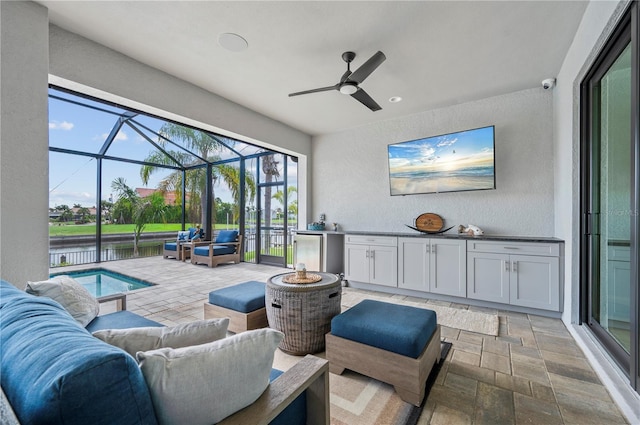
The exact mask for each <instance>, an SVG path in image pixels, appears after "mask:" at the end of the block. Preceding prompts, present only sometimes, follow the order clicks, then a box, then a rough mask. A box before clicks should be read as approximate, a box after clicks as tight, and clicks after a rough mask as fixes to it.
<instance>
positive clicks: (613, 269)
mask: <svg viewBox="0 0 640 425" xmlns="http://www.w3.org/2000/svg"><path fill="white" fill-rule="evenodd" d="M608 263H609V264H608V266H609V271H608V273H609V288H608V290H609V294H608V295H609V319H611V320H618V321H620V322H626V323H629V317H630V316H629V296H630V294H631V290H630V289H629V282H631V263H630V262H628V261H609V262H608Z"/></svg>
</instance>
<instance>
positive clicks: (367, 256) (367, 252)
mask: <svg viewBox="0 0 640 425" xmlns="http://www.w3.org/2000/svg"><path fill="white" fill-rule="evenodd" d="M364 256H365V258H369V250H368V249H367V250H366V251H365V254H364Z"/></svg>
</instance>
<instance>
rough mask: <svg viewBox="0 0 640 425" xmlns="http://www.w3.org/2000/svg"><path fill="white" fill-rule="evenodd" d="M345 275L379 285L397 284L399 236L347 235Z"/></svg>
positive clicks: (348, 277) (351, 278) (348, 278)
mask: <svg viewBox="0 0 640 425" xmlns="http://www.w3.org/2000/svg"><path fill="white" fill-rule="evenodd" d="M344 266H345V279H347V280H353V281H357V282H364V283H374V284H376V285H384V286H393V287H397V286H398V285H397V284H398V272H397V270H398V238H397V237H395V236H361V235H345V245H344Z"/></svg>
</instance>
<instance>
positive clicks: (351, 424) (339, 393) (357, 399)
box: [273, 342, 451, 425]
mask: <svg viewBox="0 0 640 425" xmlns="http://www.w3.org/2000/svg"><path fill="white" fill-rule="evenodd" d="M450 348H451V343H450V342H442V343H441V352H440V359H438V361H437V362H436V364H435V365H434V366H433V369H431V374H430V375H429V378H428V379H427V384H426V391H425V398H424V401H423V402H422V405H421V406H420V407H416V406H414V405H412V404H410V403H407V402H404V401H402V400H401V399H400V397H399V396H398V395H397V394H396V393H395V391H394V390H393V387H392V386H391V385H389V384H385V383H383V382H380V381H376V380H375V379H371V378H369V377H366V376H364V375H360V374H359V373H356V372H353V371H350V370H348V369H347V370H345V371H344V373H343V374H342V375H336V374H333V373H330V374H329V391H330V395H329V400H330V402H331V425H416V423H417V422H418V419H419V418H420V414H421V413H422V409H423V408H424V405H425V403H426V400H427V397H429V391H430V390H431V387H432V386H433V384H434V382H435V380H436V378H437V377H438V373H439V372H440V368H441V367H442V364H443V363H444V359H445V358H446V357H447V353H448V352H449V349H450ZM316 355H317V356H318V357H324V353H319V354H316ZM300 359H301V357H296V356H290V355H288V354H284V353H283V352H281V351H280V350H276V358H275V361H274V365H273V366H274V367H275V368H276V369H281V370H285V369H288V368H289V367H291V366H292V365H293V364H295V363H296V362H297V361H298V360H300Z"/></svg>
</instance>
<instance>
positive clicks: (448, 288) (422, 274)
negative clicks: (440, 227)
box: [398, 237, 467, 297]
mask: <svg viewBox="0 0 640 425" xmlns="http://www.w3.org/2000/svg"><path fill="white" fill-rule="evenodd" d="M466 249H467V243H466V241H464V240H451V239H436V238H434V239H427V238H402V237H401V238H398V263H399V264H398V287H399V288H404V289H412V290H415V291H424V292H433V293H436V294H444V295H454V296H458V297H466V295H467V284H466V279H467V273H466V267H467V262H466V255H467V251H466Z"/></svg>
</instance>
